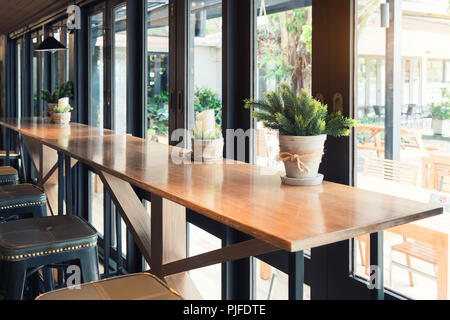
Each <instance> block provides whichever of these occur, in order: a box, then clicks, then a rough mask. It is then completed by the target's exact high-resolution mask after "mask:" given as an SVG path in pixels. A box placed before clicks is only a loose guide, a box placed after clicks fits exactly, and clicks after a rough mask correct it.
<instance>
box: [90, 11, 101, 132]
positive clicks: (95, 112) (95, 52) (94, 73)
mask: <svg viewBox="0 0 450 320" xmlns="http://www.w3.org/2000/svg"><path fill="white" fill-rule="evenodd" d="M89 124H90V125H92V126H96V127H99V128H103V14H102V13H99V14H97V15H94V16H91V17H89Z"/></svg>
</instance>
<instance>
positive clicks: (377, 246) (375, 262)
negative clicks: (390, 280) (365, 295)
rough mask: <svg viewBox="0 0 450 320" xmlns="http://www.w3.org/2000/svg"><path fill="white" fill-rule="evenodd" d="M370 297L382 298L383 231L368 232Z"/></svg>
mask: <svg viewBox="0 0 450 320" xmlns="http://www.w3.org/2000/svg"><path fill="white" fill-rule="evenodd" d="M369 289H371V294H370V295H371V298H372V299H374V300H384V270H383V231H380V232H377V233H371V234H370V282H369Z"/></svg>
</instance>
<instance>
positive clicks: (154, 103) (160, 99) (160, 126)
mask: <svg viewBox="0 0 450 320" xmlns="http://www.w3.org/2000/svg"><path fill="white" fill-rule="evenodd" d="M168 104H169V93H168V92H167V91H164V92H162V93H160V94H157V95H154V96H153V97H151V98H149V99H148V103H147V121H148V123H147V128H149V129H148V132H147V135H148V136H164V137H166V136H167V135H168V134H169V128H168V121H169V110H168V108H167V106H168Z"/></svg>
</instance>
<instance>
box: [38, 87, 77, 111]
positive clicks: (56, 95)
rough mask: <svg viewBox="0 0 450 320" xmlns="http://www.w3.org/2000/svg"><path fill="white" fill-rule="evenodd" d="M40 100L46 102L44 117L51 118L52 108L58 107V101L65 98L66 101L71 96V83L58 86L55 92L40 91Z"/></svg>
mask: <svg viewBox="0 0 450 320" xmlns="http://www.w3.org/2000/svg"><path fill="white" fill-rule="evenodd" d="M41 92H42V100H44V101H46V102H47V111H46V112H45V114H44V116H49V117H50V116H51V115H52V113H53V112H54V108H55V107H56V106H58V104H59V99H61V98H67V99H66V100H67V104H68V100H69V99H70V98H71V97H72V96H73V86H72V82H70V81H68V82H65V83H62V84H61V85H59V86H58V87H57V88H56V89H55V91H53V92H50V91H49V90H42V91H41Z"/></svg>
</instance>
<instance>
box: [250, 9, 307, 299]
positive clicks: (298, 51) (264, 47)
mask: <svg viewBox="0 0 450 320" xmlns="http://www.w3.org/2000/svg"><path fill="white" fill-rule="evenodd" d="M256 4H257V6H256V63H257V68H256V74H255V80H256V83H255V89H256V98H258V99H261V98H263V95H264V93H266V92H268V91H272V90H275V89H277V87H278V86H279V84H280V83H281V82H287V83H289V84H290V85H291V86H292V87H293V88H295V91H296V92H297V93H300V90H301V89H304V90H307V91H309V92H311V84H312V83H311V81H312V69H311V68H312V66H311V63H312V6H304V4H303V2H301V1H298V3H296V4H293V2H292V1H287V0H282V1H270V0H258V1H256ZM256 136H257V138H256V139H257V141H256V164H257V165H258V166H264V167H269V168H275V169H278V170H281V171H283V170H284V166H283V164H282V163H281V162H279V161H277V156H278V153H279V149H278V133H277V132H276V131H274V130H271V129H268V128H265V127H264V126H263V125H262V123H257V125H256ZM255 261H256V271H257V272H256V274H255V282H256V299H274V300H280V299H287V298H288V276H287V274H285V273H283V272H282V271H280V270H278V269H276V268H273V267H271V266H269V265H268V264H266V263H264V262H262V261H259V260H258V259H255ZM308 292H309V287H308V286H305V298H307V297H308V296H309V293H308Z"/></svg>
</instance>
